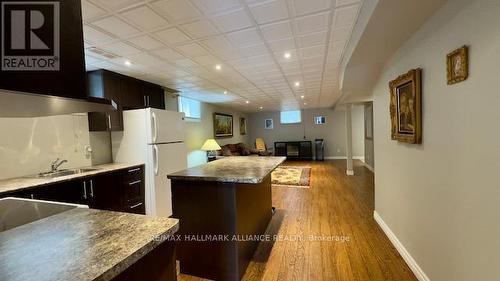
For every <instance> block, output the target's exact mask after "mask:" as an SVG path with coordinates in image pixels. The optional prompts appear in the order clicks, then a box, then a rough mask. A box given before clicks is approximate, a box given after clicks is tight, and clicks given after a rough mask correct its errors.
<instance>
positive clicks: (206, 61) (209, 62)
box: [193, 55, 220, 67]
mask: <svg viewBox="0 0 500 281" xmlns="http://www.w3.org/2000/svg"><path fill="white" fill-rule="evenodd" d="M193 61H195V62H197V63H198V64H200V65H202V66H210V67H212V66H214V65H216V64H218V63H220V60H219V59H217V58H216V57H214V56H212V55H206V56H201V57H195V58H193Z"/></svg>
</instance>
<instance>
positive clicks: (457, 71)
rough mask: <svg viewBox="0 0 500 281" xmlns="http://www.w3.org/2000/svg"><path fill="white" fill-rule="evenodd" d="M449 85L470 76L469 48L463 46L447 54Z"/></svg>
mask: <svg viewBox="0 0 500 281" xmlns="http://www.w3.org/2000/svg"><path fill="white" fill-rule="evenodd" d="M446 68H447V78H448V85H451V84H455V83H458V82H460V81H464V80H465V79H467V77H468V76H469V48H468V47H467V46H462V47H461V48H458V49H456V50H454V51H453V52H451V53H449V54H448V55H447V56H446Z"/></svg>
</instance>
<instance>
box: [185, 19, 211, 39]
mask: <svg viewBox="0 0 500 281" xmlns="http://www.w3.org/2000/svg"><path fill="white" fill-rule="evenodd" d="M181 28H182V29H184V30H185V31H186V32H187V33H188V34H189V35H190V36H191V37H192V38H201V37H208V36H211V35H215V34H217V33H218V31H217V29H216V28H215V27H214V26H213V25H212V24H211V23H210V22H209V21H207V20H200V21H195V22H192V23H187V24H184V25H182V26H181Z"/></svg>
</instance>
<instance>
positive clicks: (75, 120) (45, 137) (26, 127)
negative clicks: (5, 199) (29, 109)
mask: <svg viewBox="0 0 500 281" xmlns="http://www.w3.org/2000/svg"><path fill="white" fill-rule="evenodd" d="M0 131H1V136H2V137H1V138H0V159H1V161H0V179H5V178H12V177H20V176H25V175H30V174H36V173H40V172H44V171H48V170H49V169H50V163H51V162H53V161H54V160H55V159H56V158H61V159H67V160H68V161H69V162H68V163H66V164H64V165H63V166H61V168H70V167H82V166H89V165H91V157H90V155H88V154H87V153H85V150H84V148H85V146H86V145H89V144H90V140H89V129H88V121H87V115H86V114H83V115H62V116H51V117H40V118H0Z"/></svg>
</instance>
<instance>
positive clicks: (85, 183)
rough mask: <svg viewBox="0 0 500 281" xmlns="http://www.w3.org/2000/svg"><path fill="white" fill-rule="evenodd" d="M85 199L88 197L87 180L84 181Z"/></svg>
mask: <svg viewBox="0 0 500 281" xmlns="http://www.w3.org/2000/svg"><path fill="white" fill-rule="evenodd" d="M83 199H87V182H86V181H84V182H83Z"/></svg>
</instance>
